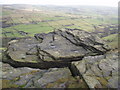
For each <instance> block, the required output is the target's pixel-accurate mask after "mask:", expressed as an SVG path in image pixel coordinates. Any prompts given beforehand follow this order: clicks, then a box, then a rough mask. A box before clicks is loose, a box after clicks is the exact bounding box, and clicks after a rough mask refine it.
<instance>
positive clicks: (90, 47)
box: [6, 29, 110, 64]
mask: <svg viewBox="0 0 120 90" xmlns="http://www.w3.org/2000/svg"><path fill="white" fill-rule="evenodd" d="M108 50H110V49H109V47H108V46H107V45H106V44H105V42H103V41H101V39H100V38H99V37H97V36H95V35H93V34H91V33H88V32H86V31H82V30H79V29H69V30H68V29H62V30H57V31H54V32H50V33H48V34H44V33H42V34H35V37H31V38H30V37H29V38H24V39H17V40H13V41H11V42H9V46H8V49H7V51H6V52H7V56H8V57H9V59H11V60H13V61H15V62H17V63H19V62H25V63H37V64H38V63H43V62H57V63H60V62H71V61H76V60H80V59H82V58H83V57H85V56H89V55H100V54H104V53H106V52H107V51H108ZM8 62H10V61H8ZM13 64H14V62H13Z"/></svg>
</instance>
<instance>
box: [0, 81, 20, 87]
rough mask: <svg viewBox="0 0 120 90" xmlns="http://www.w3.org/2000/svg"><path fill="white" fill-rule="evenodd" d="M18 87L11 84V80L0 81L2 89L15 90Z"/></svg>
mask: <svg viewBox="0 0 120 90" xmlns="http://www.w3.org/2000/svg"><path fill="white" fill-rule="evenodd" d="M17 87H18V85H16V84H13V83H12V82H11V80H2V88H17Z"/></svg>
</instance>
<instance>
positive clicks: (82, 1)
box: [0, 0, 119, 7]
mask: <svg viewBox="0 0 120 90" xmlns="http://www.w3.org/2000/svg"><path fill="white" fill-rule="evenodd" d="M118 2H119V0H0V3H1V4H42V5H48V4H49V5H97V6H112V7H117V6H118Z"/></svg>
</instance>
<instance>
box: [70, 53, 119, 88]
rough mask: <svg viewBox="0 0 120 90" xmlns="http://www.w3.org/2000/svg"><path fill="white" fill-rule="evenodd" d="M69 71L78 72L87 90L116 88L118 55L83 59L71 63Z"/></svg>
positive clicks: (110, 54)
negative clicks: (87, 87)
mask: <svg viewBox="0 0 120 90" xmlns="http://www.w3.org/2000/svg"><path fill="white" fill-rule="evenodd" d="M71 69H73V71H74V72H75V73H76V71H77V72H79V74H80V75H82V77H83V79H84V80H85V81H86V83H87V84H88V86H89V88H118V77H119V76H118V53H117V52H110V53H107V54H105V55H99V56H88V57H84V58H83V59H82V60H81V61H77V62H72V66H71Z"/></svg>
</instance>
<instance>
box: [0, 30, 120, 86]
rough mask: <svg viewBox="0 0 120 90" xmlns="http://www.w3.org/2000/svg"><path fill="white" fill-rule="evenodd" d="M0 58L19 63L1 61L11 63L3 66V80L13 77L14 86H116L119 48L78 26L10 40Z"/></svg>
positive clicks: (6, 61)
mask: <svg viewBox="0 0 120 90" xmlns="http://www.w3.org/2000/svg"><path fill="white" fill-rule="evenodd" d="M2 62H3V63H8V64H10V65H11V66H13V67H21V68H13V67H11V66H9V65H8V64H3V65H7V66H8V68H9V67H10V68H9V69H8V68H7V67H6V66H5V67H6V68H7V69H6V68H4V69H5V70H3V75H4V76H3V77H2V79H3V81H5V82H6V80H7V82H8V80H12V83H13V84H14V85H15V87H25V88H56V87H60V88H61V87H62V88H70V87H73V88H75V87H78V88H81V87H82V88H88V87H89V88H119V85H118V76H119V75H118V52H116V51H114V52H112V51H110V47H109V46H108V45H106V43H105V42H104V41H101V39H100V38H99V37H97V36H96V35H95V34H92V33H89V32H86V31H82V30H80V29H62V30H57V31H54V32H50V33H48V34H45V33H42V34H35V36H34V37H26V38H23V39H22V38H21V39H16V40H12V41H10V42H9V43H8V48H7V50H6V51H5V53H4V54H3V60H2ZM31 68H35V69H31ZM37 68H39V69H37ZM41 69H44V70H41ZM13 73H14V75H13ZM73 76H74V77H76V79H75V78H74V77H73ZM80 78H81V79H80ZM12 87H13V86H12Z"/></svg>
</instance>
